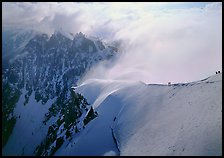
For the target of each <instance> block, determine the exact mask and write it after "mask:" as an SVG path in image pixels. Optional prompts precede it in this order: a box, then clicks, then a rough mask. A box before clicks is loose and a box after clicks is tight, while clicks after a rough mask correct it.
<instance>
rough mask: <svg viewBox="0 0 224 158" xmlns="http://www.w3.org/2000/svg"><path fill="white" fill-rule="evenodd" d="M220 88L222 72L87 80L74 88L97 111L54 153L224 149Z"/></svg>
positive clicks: (200, 152) (195, 152)
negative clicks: (154, 80)
mask: <svg viewBox="0 0 224 158" xmlns="http://www.w3.org/2000/svg"><path fill="white" fill-rule="evenodd" d="M221 89H222V76H221V74H218V75H214V76H211V77H209V78H207V79H204V80H201V81H197V82H192V83H185V84H173V85H171V86H167V85H156V84H154V85H153V84H149V85H146V84H144V83H142V82H124V81H102V80H88V81H86V82H85V83H83V84H82V85H80V86H79V87H76V88H75V91H76V92H79V93H82V94H83V95H84V96H85V97H86V98H87V100H88V101H89V102H90V103H91V104H92V106H93V107H94V109H95V110H96V111H97V112H98V114H99V116H98V117H97V118H96V119H95V120H93V121H92V122H90V123H89V124H88V125H87V126H86V129H85V130H84V131H83V132H82V133H81V134H80V136H77V137H75V138H73V140H72V142H71V143H70V145H68V146H67V147H65V148H63V149H62V148H61V149H60V150H59V151H58V152H57V153H56V154H55V155H118V154H120V155H222V151H221V148H222V133H221V132H222V106H221V105H222V104H221V103H222V97H221V96H222V91H221ZM112 129H113V130H112ZM112 132H113V134H112ZM109 133H110V134H109ZM113 135H114V137H115V139H116V140H115V141H114V140H113ZM74 142H75V144H74ZM115 142H116V143H117V145H118V148H119V150H118V149H116V148H115V146H116V143H115ZM71 144H72V145H71Z"/></svg>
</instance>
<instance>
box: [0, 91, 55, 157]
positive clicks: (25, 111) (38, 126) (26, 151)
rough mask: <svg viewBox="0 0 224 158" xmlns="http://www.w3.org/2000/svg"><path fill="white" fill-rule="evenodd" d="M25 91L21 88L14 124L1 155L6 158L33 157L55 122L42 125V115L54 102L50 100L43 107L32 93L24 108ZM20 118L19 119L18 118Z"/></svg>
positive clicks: (51, 120) (50, 121)
mask: <svg viewBox="0 0 224 158" xmlns="http://www.w3.org/2000/svg"><path fill="white" fill-rule="evenodd" d="M25 94H26V90H25V88H23V90H22V94H21V96H20V98H19V101H18V103H17V104H16V108H15V109H14V115H15V116H17V119H16V124H15V126H14V128H13V131H12V134H11V135H10V137H9V140H8V142H7V144H6V145H5V146H4V148H3V150H2V154H3V155H5V156H7V155H9V156H18V155H24V156H25V155H34V153H33V152H34V150H35V148H36V147H37V146H38V145H39V144H40V143H41V141H42V140H43V138H44V137H45V136H46V134H47V130H48V127H49V125H51V124H52V122H54V121H55V120H53V119H54V118H52V119H50V120H49V121H48V122H47V124H46V125H44V124H43V123H42V121H43V119H44V114H45V113H47V112H48V108H49V107H50V106H51V104H52V103H53V102H54V101H55V99H52V100H51V99H50V100H49V101H48V102H47V103H46V104H45V105H43V104H42V103H41V102H36V100H35V95H34V92H32V94H31V96H30V98H29V102H28V103H27V104H26V105H25V106H24V104H23V103H24V101H25ZM19 116H20V118H19Z"/></svg>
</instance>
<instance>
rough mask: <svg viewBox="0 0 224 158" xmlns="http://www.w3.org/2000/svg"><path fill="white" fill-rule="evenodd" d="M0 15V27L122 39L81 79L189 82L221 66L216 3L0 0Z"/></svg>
mask: <svg viewBox="0 0 224 158" xmlns="http://www.w3.org/2000/svg"><path fill="white" fill-rule="evenodd" d="M2 13H3V27H23V28H26V27H27V28H33V29H38V30H39V31H43V32H46V33H48V34H49V35H51V34H52V33H53V32H54V30H55V29H59V28H62V29H63V30H64V31H68V32H72V33H77V32H80V31H81V32H84V33H85V34H87V35H89V36H97V37H100V38H101V39H104V40H105V41H114V40H122V41H123V43H122V46H123V47H122V50H120V52H121V55H120V58H119V59H118V60H117V61H116V63H113V64H111V65H108V64H104V63H103V64H100V65H98V66H96V67H95V68H93V69H92V70H91V71H90V72H89V73H87V75H86V76H85V77H84V79H86V78H99V79H117V80H141V81H144V82H146V83H165V84H166V83H167V82H169V81H171V82H172V83H174V82H190V81H195V80H199V79H203V78H205V77H208V76H210V75H212V74H215V72H216V71H217V70H221V67H222V3H156V2H155V3H3V7H2ZM28 15H29V16H28Z"/></svg>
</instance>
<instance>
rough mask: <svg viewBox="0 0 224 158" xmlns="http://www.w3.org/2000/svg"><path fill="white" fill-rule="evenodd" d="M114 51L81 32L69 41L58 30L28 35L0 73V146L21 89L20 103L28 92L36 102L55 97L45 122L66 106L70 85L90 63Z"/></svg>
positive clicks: (10, 130) (8, 131)
mask: <svg viewBox="0 0 224 158" xmlns="http://www.w3.org/2000/svg"><path fill="white" fill-rule="evenodd" d="M3 38H4V37H3ZM24 38H28V37H24ZM3 40H4V39H3ZM3 44H4V43H3ZM8 50H9V49H8V46H6V47H4V49H3V51H4V54H7V51H8ZM115 53H116V52H115V51H114V48H112V47H106V46H104V45H103V43H102V42H101V41H99V40H98V41H93V40H91V39H88V38H87V37H85V35H84V34H82V33H79V34H76V35H75V37H74V39H73V40H71V39H69V38H67V37H66V36H65V35H63V34H62V33H61V32H55V33H54V34H53V35H52V36H51V37H50V38H49V37H48V35H46V34H36V35H35V36H34V37H33V38H31V39H30V40H29V41H28V42H27V44H25V46H24V47H23V48H21V47H20V49H18V51H17V52H16V53H14V56H13V57H12V59H11V60H10V62H7V67H6V68H5V69H4V70H3V72H2V81H3V83H2V92H3V98H2V105H3V107H2V110H3V116H2V120H3V126H2V131H3V137H4V140H3V143H2V145H3V146H4V145H5V144H6V142H7V140H8V138H9V136H10V134H11V132H12V130H13V126H14V124H15V122H16V116H13V110H14V108H15V105H16V103H17V101H18V99H19V97H20V95H21V90H22V89H23V88H25V89H26V90H27V93H26V94H25V102H24V106H25V105H26V104H27V103H28V100H29V97H30V95H31V93H32V92H34V93H35V99H36V101H37V102H39V101H40V102H41V103H42V104H45V103H46V102H47V101H48V100H49V99H52V98H56V101H55V102H54V103H53V104H52V107H51V108H50V109H49V112H48V113H47V114H46V115H45V116H46V118H45V120H44V121H43V123H44V122H45V123H46V122H47V121H48V120H49V118H50V117H52V116H55V114H57V113H59V111H61V110H62V109H64V108H65V107H66V106H70V104H71V103H72V102H71V100H72V96H73V95H72V92H71V90H70V88H71V87H72V86H73V85H74V84H76V82H77V81H78V80H79V79H80V77H81V76H82V75H83V74H84V73H85V72H86V71H87V70H89V69H90V67H92V66H93V65H94V64H96V63H98V62H100V61H102V60H108V59H110V58H112V57H113V56H114V54H115ZM73 103H74V101H73ZM81 108H82V107H81ZM77 109H78V108H77ZM77 109H73V111H76V112H77V113H76V114H77V117H78V116H80V115H81V114H80V113H81V112H82V110H81V111H80V110H77ZM83 109H84V111H87V110H88V109H89V108H87V107H86V106H84V107H83ZM61 116H62V115H61ZM69 117H70V116H69ZM66 126H67V124H66ZM67 133H68V132H67ZM60 143H61V142H60Z"/></svg>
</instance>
